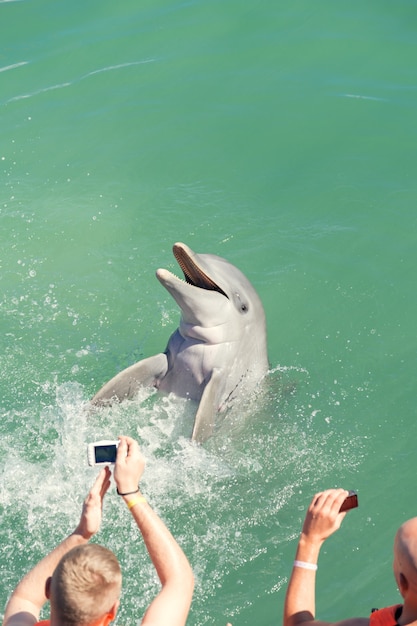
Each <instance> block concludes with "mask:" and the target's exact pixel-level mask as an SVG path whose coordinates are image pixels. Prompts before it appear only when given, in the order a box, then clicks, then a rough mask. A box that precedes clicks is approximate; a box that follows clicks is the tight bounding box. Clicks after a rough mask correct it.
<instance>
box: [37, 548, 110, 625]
mask: <svg viewBox="0 0 417 626" xmlns="http://www.w3.org/2000/svg"><path fill="white" fill-rule="evenodd" d="M121 586H122V574H121V571H120V565H119V562H118V560H117V558H116V557H115V555H114V554H113V552H111V551H110V550H108V549H107V548H104V547H103V546H100V545H97V544H93V543H89V544H85V545H82V546H77V547H76V548H73V549H72V550H70V551H69V552H67V554H65V555H64V556H63V557H62V559H61V560H60V562H59V563H58V565H57V567H56V569H55V571H54V573H53V574H52V578H51V579H50V581H49V583H48V585H47V595H48V597H49V600H50V604H51V618H52V621H54V622H55V621H56V622H57V623H59V624H65V625H68V626H87V625H90V624H93V623H94V622H98V621H99V620H100V618H102V617H105V616H106V614H109V615H110V614H111V615H113V617H114V616H115V615H116V611H117V608H118V606H119V598H120V591H121ZM112 619H113V618H112Z"/></svg>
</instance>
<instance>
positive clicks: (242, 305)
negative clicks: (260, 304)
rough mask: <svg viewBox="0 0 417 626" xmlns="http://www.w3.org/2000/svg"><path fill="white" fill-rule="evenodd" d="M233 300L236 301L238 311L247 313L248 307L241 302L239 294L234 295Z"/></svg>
mask: <svg viewBox="0 0 417 626" xmlns="http://www.w3.org/2000/svg"><path fill="white" fill-rule="evenodd" d="M235 300H236V306H237V308H238V309H239V310H240V312H241V313H247V312H248V311H249V307H248V305H247V304H246V302H244V301H243V300H242V298H241V297H240V294H238V293H235Z"/></svg>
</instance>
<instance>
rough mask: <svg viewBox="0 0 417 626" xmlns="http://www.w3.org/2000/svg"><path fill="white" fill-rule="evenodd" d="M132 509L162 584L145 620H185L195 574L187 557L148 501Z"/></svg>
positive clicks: (171, 621)
mask: <svg viewBox="0 0 417 626" xmlns="http://www.w3.org/2000/svg"><path fill="white" fill-rule="evenodd" d="M136 497H140V495H139V494H137V495H136V496H134V498H136ZM129 499H130V501H133V499H132V496H126V497H124V500H125V502H126V503H127V502H129ZM130 510H131V513H132V515H133V518H134V520H135V522H136V524H137V526H138V528H139V530H140V532H141V535H142V537H143V540H144V542H145V545H146V548H147V550H148V553H149V556H150V558H151V560H152V563H153V565H154V567H155V569H156V572H157V574H158V578H159V580H160V582H161V585H162V589H161V591H160V593H159V594H158V595H157V597H156V598H155V599H154V600H153V602H152V603H151V605H150V606H149V608H148V610H147V611H146V615H145V617H144V620H143V622H142V623H143V624H147V623H148V622H149V623H151V624H152V625H156V624H158V625H159V624H166V623H170V624H171V626H177V625H182V624H185V622H186V619H187V615H188V611H189V608H190V605H191V600H192V596H193V590H194V575H193V571H192V569H191V566H190V564H189V562H188V560H187V557H186V556H185V554H184V552H183V551H182V549H181V547H180V546H179V545H178V543H177V542H176V540H175V539H174V537H173V536H172V534H171V533H170V531H169V530H168V528H167V527H166V526H165V524H164V522H163V521H162V520H161V519H160V517H158V515H157V514H156V513H155V511H153V509H152V508H151V506H150V505H149V504H148V503H147V502H143V501H141V502H139V503H138V504H136V505H134V506H133V507H132V508H131V509H130Z"/></svg>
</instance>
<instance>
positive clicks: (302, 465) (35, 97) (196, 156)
mask: <svg viewBox="0 0 417 626" xmlns="http://www.w3.org/2000/svg"><path fill="white" fill-rule="evenodd" d="M416 18H417V6H416V5H415V3H414V2H412V1H406V0H399V1H397V2H395V3H393V2H387V1H384V0H379V1H378V2H375V1H368V2H363V1H353V2H350V3H345V2H339V1H338V0H334V1H332V2H330V1H329V0H328V1H326V0H316V1H315V2H311V0H310V1H308V0H293V1H290V0H284V1H282V2H276V3H272V2H266V0H261V2H258V3H256V4H250V3H247V2H244V1H243V2H242V1H241V0H240V1H238V0H230V1H226V2H217V1H207V0H206V1H205V2H204V1H203V0H195V1H190V2H182V3H173V2H168V1H166V0H153V1H152V2H150V1H144V2H140V3H137V2H133V1H122V2H117V3H114V2H106V1H103V0H101V1H100V2H97V1H95V0H93V1H92V2H88V3H81V2H79V1H78V0H74V1H73V2H71V3H66V2H62V1H58V2H51V1H50V0H44V1H41V0H32V1H29V0H22V1H20V2H19V1H16V2H14V1H9V2H5V1H0V41H1V44H0V113H1V139H0V159H1V160H0V176H1V187H0V189H1V197H0V237H1V248H0V289H1V291H0V298H1V299H0V323H1V352H0V355H1V356H0V381H1V391H2V394H1V404H0V411H1V424H2V426H1V428H2V432H1V434H2V436H1V440H0V458H1V465H0V471H1V487H0V520H1V523H0V549H1V557H2V558H1V566H0V567H1V578H2V582H3V584H2V588H1V592H0V593H1V596H0V597H1V605H2V607H4V605H5V603H6V600H7V597H8V596H9V594H10V592H11V590H12V589H13V587H14V585H15V584H16V582H17V581H18V579H19V577H21V576H22V575H23V573H24V572H25V571H26V570H27V568H28V567H29V566H30V565H32V564H33V563H35V562H36V560H37V559H38V558H40V556H42V555H43V554H44V553H45V552H47V551H48V550H49V549H51V548H52V547H53V545H55V543H56V542H58V541H59V540H60V539H61V538H62V537H63V536H64V535H65V534H66V533H68V532H70V530H71V529H72V528H73V527H74V525H75V523H76V520H77V516H78V511H79V508H80V503H81V501H82V497H83V495H84V493H85V491H86V490H87V489H88V485H89V484H90V483H91V482H92V480H93V478H94V471H93V470H90V469H89V468H87V467H86V461H85V446H86V443H87V442H88V441H90V440H92V439H93V438H102V437H113V436H116V435H117V434H119V433H121V432H122V433H126V434H131V435H133V436H135V437H137V438H138V439H139V440H140V442H141V444H142V447H143V450H144V453H145V455H146V457H147V460H148V467H147V472H146V475H145V480H144V491H145V492H146V494H147V496H148V498H149V500H150V501H151V502H152V503H153V504H154V505H155V507H156V508H157V510H158V511H159V512H160V514H161V515H162V516H163V517H164V519H165V520H166V521H167V523H168V525H169V527H170V528H171V529H172V531H173V532H174V534H175V535H176V536H177V537H178V538H179V540H180V541H181V544H182V545H183V547H184V549H185V551H186V553H187V555H188V556H189V558H190V561H191V562H192V564H193V567H194V570H195V574H196V581H197V584H196V592H195V597H194V602H193V606H192V610H191V613H190V618H189V624H190V625H194V626H202V625H206V624H209V625H210V624H216V625H219V626H224V625H225V624H226V622H227V621H230V622H232V624H233V626H246V625H249V624H253V623H257V624H259V626H269V625H271V626H272V625H273V624H279V623H280V622H281V615H282V607H283V601H284V594H285V587H286V582H287V577H288V575H289V572H290V569H291V562H292V559H293V554H294V550H295V545H296V537H297V534H298V532H299V529H300V525H301V522H302V519H303V515H304V510H305V508H306V506H307V504H308V503H309V501H310V498H311V496H312V494H313V493H314V492H315V491H316V490H319V489H322V488H326V487H330V486H343V487H346V488H356V489H357V490H358V493H359V501H360V507H359V509H358V510H357V511H354V512H352V513H350V514H349V515H348V517H347V518H346V520H345V522H344V524H343V527H342V529H341V530H340V532H339V533H338V534H337V535H336V536H335V537H334V538H332V539H331V540H330V541H329V542H328V545H326V547H325V549H324V551H323V554H322V557H321V559H320V569H319V575H318V590H317V596H318V599H317V604H318V617H319V618H321V619H327V620H337V619H341V618H344V617H349V616H357V615H360V616H364V615H367V614H368V613H369V611H370V609H371V608H372V607H374V606H383V605H387V604H392V603H394V602H396V601H398V592H397V590H396V587H395V584H394V580H393V576H392V573H391V545H392V537H393V534H394V531H395V529H396V528H397V526H398V525H399V523H400V522H401V521H403V520H404V519H406V518H407V517H411V516H413V515H415V514H416V513H417V487H416V486H415V470H416V459H415V440H416V420H415V417H416V409H415V398H414V393H413V391H414V389H413V387H414V384H415V365H416V347H417V340H416V333H415V320H416V313H417V311H416V308H417V307H416V304H417V302H416V300H417V299H416V289H415V267H416V260H417V253H416V211H415V204H416V196H417V182H416V176H415V171H416V145H417V137H416V135H417V131H416V128H417V126H416V123H415V111H416V105H417V87H416V70H415V59H416V58H417V49H416V48H417V32H416V28H415V24H416ZM175 241H184V242H185V243H187V244H188V245H189V246H191V247H192V248H193V249H194V250H196V251H197V252H210V253H215V254H218V255H220V256H224V257H226V258H227V259H228V260H230V261H231V262H232V263H234V264H235V265H237V266H238V267H239V268H240V269H241V270H242V271H244V272H245V273H246V274H247V275H248V277H249V278H250V279H251V281H252V282H253V284H254V285H255V286H256V288H257V290H258V292H259V294H260V296H261V298H262V301H263V303H264V306H265V311H266V316H267V320H268V349H269V359H270V363H271V373H270V375H269V381H268V383H269V384H268V387H267V390H266V391H265V395H263V396H262V397H261V398H258V399H257V400H256V402H255V403H254V405H253V406H248V407H245V408H244V409H242V419H241V422H240V423H239V422H238V423H237V424H236V425H235V427H234V428H233V429H229V430H228V429H224V430H223V431H221V432H220V433H219V434H218V435H217V436H216V437H214V438H213V439H212V440H210V441H209V442H207V444H206V445H205V446H204V447H202V448H196V447H194V446H192V445H191V444H190V443H189V442H188V440H187V438H186V437H184V432H185V430H186V425H187V420H188V421H189V420H190V415H189V407H187V406H186V407H184V406H183V404H182V403H178V402H175V401H174V400H172V399H169V400H168V399H161V398H156V397H154V396H153V395H152V394H150V393H149V392H148V391H144V392H143V394H141V396H140V398H139V399H138V400H137V401H136V402H135V403H132V404H131V405H129V406H122V407H118V408H115V409H113V410H111V411H108V412H102V413H100V414H98V415H95V416H93V417H90V418H88V419H87V418H86V416H85V413H84V412H83V405H84V403H85V402H86V400H88V398H90V397H91V396H92V394H93V393H94V392H95V391H96V390H97V389H98V388H99V387H100V386H101V385H102V384H103V383H104V382H105V381H106V380H108V379H109V378H110V377H111V376H113V375H114V373H115V372H116V371H118V370H119V369H122V368H124V367H126V366H127V365H129V364H131V363H132V362H134V361H136V360H138V359H140V358H142V357H144V356H149V355H151V354H154V353H155V352H157V351H158V352H159V351H160V350H162V349H164V347H165V345H166V342H167V339H168V337H169V335H170V333H171V332H172V331H173V330H174V329H175V328H176V325H177V322H178V309H177V308H176V306H175V303H174V302H173V301H172V300H171V299H170V297H169V296H168V294H167V293H166V292H165V291H164V290H163V288H162V287H161V285H160V284H159V282H158V281H157V280H156V279H155V276H154V272H155V270H156V269H157V268H158V267H168V268H170V269H174V268H175V265H176V264H175V263H174V261H173V257H172V253H171V247H172V244H173V243H174V242H175ZM290 390H292V392H291V393H290ZM135 537H136V534H135V531H134V528H132V524H131V520H130V518H129V516H128V514H127V513H126V512H123V511H121V510H120V503H119V502H118V501H117V498H116V496H115V495H114V493H113V492H112V493H111V494H109V496H108V499H107V503H106V509H105V520H104V523H103V527H102V531H101V532H100V535H99V536H98V537H97V540H98V541H101V542H103V543H105V544H106V545H109V546H110V547H111V548H112V549H113V550H114V551H115V552H116V553H117V555H118V556H119V558H120V561H121V563H122V566H123V571H124V595H123V598H122V608H121V611H120V615H119V619H118V623H119V624H122V625H123V626H131V625H133V624H135V623H138V622H139V619H140V617H141V615H142V614H143V612H144V609H145V607H146V606H147V604H148V603H149V601H150V598H151V597H152V596H153V595H154V594H155V592H156V589H157V584H156V581H155V577H154V575H153V570H152V568H151V567H150V565H149V564H148V563H147V561H146V560H143V559H142V556H143V547H142V546H141V543H140V542H139V541H137V542H136V544H133V542H134V541H135ZM136 553H137V554H138V556H137V557H136V556H135V555H136ZM139 561H141V563H140V565H139ZM142 561H143V562H142Z"/></svg>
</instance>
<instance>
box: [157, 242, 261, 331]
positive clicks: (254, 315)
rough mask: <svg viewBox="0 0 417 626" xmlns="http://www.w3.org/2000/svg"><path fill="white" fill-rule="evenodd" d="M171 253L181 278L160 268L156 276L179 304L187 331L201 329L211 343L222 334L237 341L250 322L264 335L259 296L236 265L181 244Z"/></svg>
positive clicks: (250, 327) (249, 325) (175, 246)
mask: <svg viewBox="0 0 417 626" xmlns="http://www.w3.org/2000/svg"><path fill="white" fill-rule="evenodd" d="M173 253H174V256H175V258H176V260H177V262H178V264H179V266H180V268H181V269H182V271H183V274H184V280H182V279H180V278H178V277H176V276H175V275H174V274H172V273H171V272H169V271H168V270H164V269H158V270H157V272H156V276H157V278H158V280H159V281H160V282H161V284H162V285H163V286H164V287H165V288H166V289H167V290H168V291H169V293H170V294H171V295H172V297H173V298H174V300H175V301H176V302H177V304H178V306H179V307H180V309H181V313H182V326H183V327H186V328H187V332H188V334H190V335H192V334H193V333H194V336H195V333H196V332H201V333H203V334H205V338H206V339H207V340H208V341H210V342H212V343H216V342H217V341H222V340H224V339H222V336H223V337H227V339H228V340H231V339H232V340H233V338H235V339H236V340H237V339H239V338H240V337H241V336H242V333H244V330H245V329H247V332H248V333H250V332H252V331H253V326H254V323H256V329H260V334H263V335H265V334H266V332H265V314H264V310H263V306H262V303H261V301H260V298H259V296H258V294H257V293H256V291H255V289H254V287H253V286H252V285H251V283H250V282H249V280H248V279H247V278H246V276H245V275H244V274H243V273H242V272H241V271H240V270H239V269H238V268H237V267H235V266H234V265H232V264H231V263H229V262H228V261H227V260H226V259H223V258H222V257H219V256H216V255H213V254H197V253H196V252H194V251H193V250H191V248H189V247H188V246H186V245H185V244H184V243H176V244H174V246H173ZM196 329H198V331H197V330H196ZM255 332H256V330H255ZM265 341H266V340H265Z"/></svg>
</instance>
